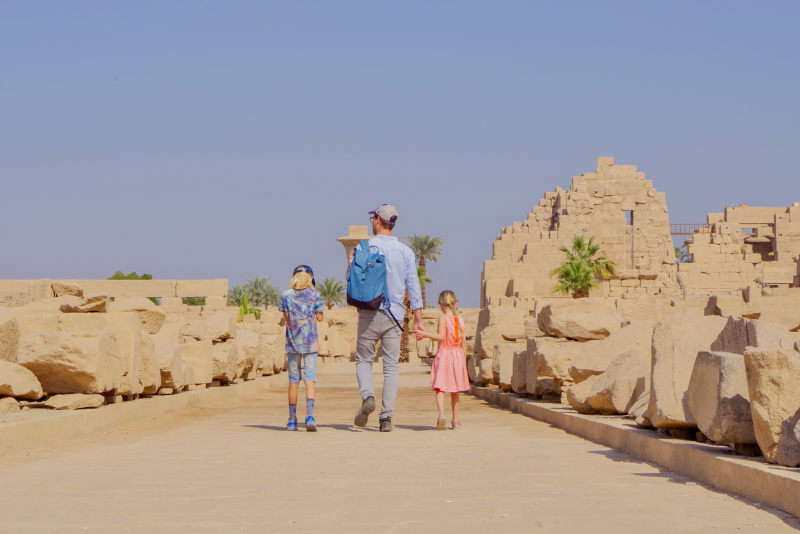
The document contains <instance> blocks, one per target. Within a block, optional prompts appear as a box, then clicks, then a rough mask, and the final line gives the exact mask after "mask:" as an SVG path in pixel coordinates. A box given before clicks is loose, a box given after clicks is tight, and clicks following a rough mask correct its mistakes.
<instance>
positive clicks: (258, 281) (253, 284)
mask: <svg viewBox="0 0 800 534" xmlns="http://www.w3.org/2000/svg"><path fill="white" fill-rule="evenodd" d="M245 293H247V296H248V298H249V299H250V301H251V302H252V303H253V306H277V305H278V304H279V303H280V301H281V290H280V288H278V287H277V286H273V285H272V284H270V283H269V278H264V277H263V276H256V277H255V278H248V279H247V284H246V285H245Z"/></svg>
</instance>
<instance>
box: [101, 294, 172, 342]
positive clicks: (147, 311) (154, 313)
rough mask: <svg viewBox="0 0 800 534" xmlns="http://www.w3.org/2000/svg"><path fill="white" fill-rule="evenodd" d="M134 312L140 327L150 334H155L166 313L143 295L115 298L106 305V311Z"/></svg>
mask: <svg viewBox="0 0 800 534" xmlns="http://www.w3.org/2000/svg"><path fill="white" fill-rule="evenodd" d="M118 312H136V314H137V315H138V316H139V321H141V323H142V328H144V329H145V330H147V332H148V333H150V334H157V333H158V331H159V330H160V329H161V325H162V324H164V319H166V316H167V314H166V313H164V311H163V310H160V309H159V307H158V306H156V305H155V304H153V301H152V300H150V299H148V298H144V297H131V298H124V299H116V300H114V302H112V303H110V304H109V305H108V313H118Z"/></svg>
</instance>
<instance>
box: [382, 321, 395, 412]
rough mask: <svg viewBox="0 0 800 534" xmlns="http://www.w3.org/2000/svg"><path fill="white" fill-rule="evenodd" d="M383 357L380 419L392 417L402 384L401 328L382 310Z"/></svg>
mask: <svg viewBox="0 0 800 534" xmlns="http://www.w3.org/2000/svg"><path fill="white" fill-rule="evenodd" d="M380 315H381V321H380V324H381V327H382V330H383V332H382V335H381V357H382V358H383V401H382V404H381V415H380V419H381V420H383V419H391V418H392V412H393V411H394V403H395V401H396V400H397V388H398V387H399V385H400V370H399V362H400V329H399V328H397V325H396V324H395V323H394V320H393V319H392V318H391V317H389V316H388V315H386V314H385V313H383V312H381V313H380Z"/></svg>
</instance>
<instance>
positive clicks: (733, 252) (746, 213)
mask: <svg viewBox="0 0 800 534" xmlns="http://www.w3.org/2000/svg"><path fill="white" fill-rule="evenodd" d="M576 234H582V235H585V236H592V235H593V236H595V242H596V243H598V244H600V246H601V248H600V253H601V254H602V255H605V256H607V257H608V258H610V259H611V260H613V261H615V262H616V263H617V265H618V266H619V270H620V276H619V278H618V279H612V280H603V281H601V282H600V288H598V289H597V290H594V291H592V292H591V293H590V296H591V297H607V298H623V299H638V298H640V297H642V296H644V295H647V296H650V297H655V298H669V299H675V298H678V299H683V298H688V297H697V296H711V295H714V294H720V293H722V294H724V293H728V294H733V293H737V292H741V291H744V290H747V289H748V288H749V287H753V288H755V289H758V290H759V291H763V292H764V293H765V294H769V295H798V296H800V266H799V263H798V256H800V203H795V204H793V205H792V206H790V207H788V208H751V207H747V206H736V207H728V208H726V209H725V211H724V212H723V213H712V214H709V215H708V219H707V225H706V227H705V228H699V229H698V230H697V231H696V232H695V233H694V234H693V235H692V236H691V237H689V238H688V239H687V240H686V244H687V249H688V252H689V253H690V255H691V261H690V262H688V263H680V264H679V263H677V261H676V259H675V255H674V252H673V245H672V239H671V232H670V221H669V214H668V209H667V203H666V198H665V195H664V193H661V192H658V191H657V190H656V189H655V188H654V187H653V183H652V181H651V180H647V179H645V175H644V173H642V172H637V170H636V167H635V166H630V165H614V159H613V158H598V164H597V168H596V170H595V172H593V173H585V174H582V175H581V176H576V177H574V178H573V179H572V185H571V186H570V188H569V189H567V190H563V189H562V188H560V187H557V188H556V189H555V191H553V192H548V193H545V195H544V198H542V199H541V200H540V201H539V205H538V206H534V207H533V209H532V210H531V212H530V213H529V214H528V217H527V220H525V221H523V222H515V223H513V225H512V226H509V227H506V228H503V230H502V233H501V234H500V235H499V236H498V237H497V239H496V241H495V242H494V243H493V247H492V259H491V260H487V261H485V262H484V267H483V272H482V273H481V294H480V303H481V307H486V306H514V307H519V308H524V309H528V310H534V309H535V308H536V301H537V299H538V300H540V299H543V298H547V299H550V298H570V297H568V296H566V295H561V294H557V293H553V287H554V286H555V284H556V282H555V281H554V280H553V279H552V278H551V277H550V275H549V273H550V271H552V270H553V269H555V268H556V267H558V266H559V265H560V264H561V262H562V261H563V260H564V254H563V253H562V252H561V251H560V250H559V249H560V248H561V247H562V246H563V247H567V248H569V247H570V246H571V242H572V237H573V236H574V235H576Z"/></svg>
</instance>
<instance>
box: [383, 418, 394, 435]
mask: <svg viewBox="0 0 800 534" xmlns="http://www.w3.org/2000/svg"><path fill="white" fill-rule="evenodd" d="M391 431H392V420H391V419H381V432H391Z"/></svg>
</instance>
